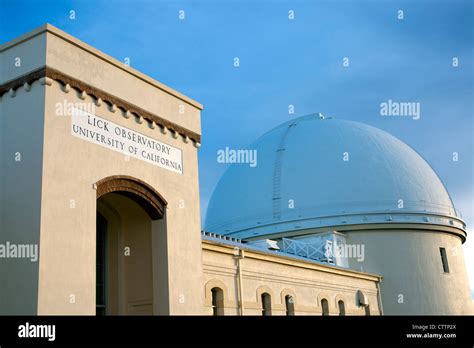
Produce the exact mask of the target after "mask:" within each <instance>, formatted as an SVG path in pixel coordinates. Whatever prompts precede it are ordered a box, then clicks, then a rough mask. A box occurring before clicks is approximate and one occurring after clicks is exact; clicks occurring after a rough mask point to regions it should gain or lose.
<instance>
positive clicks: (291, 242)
mask: <svg viewBox="0 0 474 348" xmlns="http://www.w3.org/2000/svg"><path fill="white" fill-rule="evenodd" d="M282 242H283V248H282V250H281V251H283V252H285V253H287V254H292V255H296V256H300V257H304V258H307V259H312V260H316V261H320V262H327V263H331V264H334V259H333V257H332V253H331V251H332V248H333V243H332V241H331V240H324V241H323V242H312V243H308V242H300V241H298V240H295V239H289V238H282Z"/></svg>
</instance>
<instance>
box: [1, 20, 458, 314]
mask: <svg viewBox="0 0 474 348" xmlns="http://www.w3.org/2000/svg"><path fill="white" fill-rule="evenodd" d="M0 66H1V71H0V96H1V99H0V134H1V148H0V156H1V157H0V184H1V186H0V219H1V220H0V244H1V245H2V246H3V249H0V254H1V253H3V254H2V255H0V256H2V259H0V274H1V275H2V276H1V277H2V279H3V282H4V285H3V287H2V290H1V296H0V314H40V315H42V314H71V315H76V314H80V315H82V314H86V315H87V314H88V315H94V314H96V313H97V314H131V315H134V314H192V315H194V314H205V315H211V314H230V315H240V314H244V315H261V314H266V315H270V314H275V315H285V314H288V315H292V314H297V315H299V314H316V315H321V314H330V315H338V314H347V315H366V314H374V315H378V314H381V313H382V312H383V310H382V305H381V303H382V295H383V292H382V293H381V291H380V284H384V283H383V282H382V277H381V276H380V275H378V274H371V273H366V272H362V270H361V269H358V268H357V267H341V266H340V265H339V266H338V264H337V263H334V262H333V264H330V263H328V262H324V261H321V260H320V259H314V258H308V257H301V255H300V256H298V253H293V254H292V253H291V252H282V251H277V250H270V249H278V248H267V247H263V248H262V247H261V246H258V245H257V244H255V243H252V240H253V239H252V238H250V239H248V240H245V242H247V241H248V242H249V243H244V242H243V241H241V240H238V239H236V238H231V237H226V236H223V235H222V234H227V233H225V231H224V230H222V231H221V232H222V233H216V231H212V232H214V233H213V234H212V233H211V234H209V233H201V221H200V206H199V175H198V156H197V155H198V150H199V147H200V143H201V128H200V112H201V110H202V105H201V104H199V103H198V102H196V101H194V100H192V99H190V98H188V97H186V96H184V95H182V94H180V93H179V92H177V91H175V90H173V89H171V88H169V87H167V86H165V85H163V84H161V83H159V82H158V81H155V80H153V79H151V78H149V77H147V76H145V75H143V74H141V73H140V72H138V71H136V70H134V69H132V68H130V67H129V66H127V65H124V64H123V63H121V62H119V61H117V60H115V59H113V58H111V57H109V56H107V55H105V54H103V53H102V52H99V51H97V50H96V49H94V48H93V47H90V46H88V45H87V44H85V43H83V42H81V41H79V40H77V39H76V38H74V37H72V36H70V35H68V34H66V33H64V32H62V31H61V30H59V29H57V28H55V27H52V26H51V25H45V26H42V27H40V28H38V29H36V30H34V31H32V32H30V33H28V34H26V35H23V36H21V37H19V38H17V39H15V40H13V41H11V42H8V43H6V44H4V45H2V46H0ZM335 235H336V234H334V236H335ZM359 235H360V234H359ZM335 238H336V237H335ZM254 239H255V238H254ZM257 239H258V238H257ZM270 242H271V241H270ZM280 242H281V241H280ZM453 243H457V242H453ZM35 246H36V247H37V248H38V249H37V255H36V256H37V257H36V259H35V257H34V250H35ZM288 250H289V249H288ZM346 266H347V265H346ZM369 268H370V267H369ZM355 269H358V270H355ZM373 273H376V272H373ZM382 275H383V274H382ZM434 311H436V308H434Z"/></svg>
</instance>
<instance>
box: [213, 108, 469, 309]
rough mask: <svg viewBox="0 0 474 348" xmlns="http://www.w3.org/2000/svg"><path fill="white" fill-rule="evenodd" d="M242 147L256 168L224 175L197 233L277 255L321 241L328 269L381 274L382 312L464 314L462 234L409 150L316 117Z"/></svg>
mask: <svg viewBox="0 0 474 348" xmlns="http://www.w3.org/2000/svg"><path fill="white" fill-rule="evenodd" d="M249 148H251V149H255V150H256V151H257V153H258V165H257V166H255V167H254V168H252V167H250V166H245V165H232V166H231V167H230V168H229V169H228V170H227V172H226V173H225V174H224V176H223V177H222V178H221V180H220V182H219V184H218V185H217V188H216V189H215V192H214V193H213V195H212V198H211V200H210V203H209V207H208V211H207V217H206V225H205V229H206V231H210V232H218V233H221V234H224V235H226V236H231V237H235V238H239V239H242V240H245V241H247V242H250V243H255V244H258V245H262V244H261V243H259V242H258V241H262V240H263V241H265V240H272V241H273V242H276V243H277V244H278V246H279V248H280V250H282V251H284V252H285V251H286V252H288V250H290V251H291V252H294V251H293V250H294V249H295V248H300V249H304V248H305V247H306V248H309V247H315V248H318V245H319V246H320V245H322V244H325V243H326V241H330V242H331V243H333V251H335V252H333V253H332V254H333V256H334V260H335V264H337V265H340V266H342V267H347V268H350V269H354V270H359V271H363V272H369V273H374V274H379V275H382V276H383V281H382V282H381V284H380V295H381V298H382V304H383V310H384V313H386V314H461V313H468V309H467V308H469V305H470V304H471V299H470V293H469V285H468V278H467V273H466V268H465V261H464V257H463V250H462V243H463V242H464V241H465V239H466V229H465V227H466V226H465V224H464V222H463V221H462V220H461V219H460V218H459V214H458V213H457V212H456V210H455V208H454V205H453V203H452V200H451V198H450V196H449V193H448V192H447V190H446V188H445V186H444V185H443V183H442V182H441V180H440V179H439V177H438V176H437V175H436V173H435V172H434V171H433V169H432V168H431V167H430V165H429V164H428V163H427V162H426V161H425V160H424V159H423V158H422V157H421V156H420V155H419V154H418V153H417V152H416V151H415V150H413V149H412V148H410V147H409V146H408V145H406V144H404V143H403V142H401V141H400V140H398V139H397V138H395V137H393V136H392V135H390V134H388V133H387V132H384V131H382V130H380V129H377V128H374V127H371V126H368V125H365V124H361V123H357V122H351V121H343V120H338V119H332V118H325V117H324V116H322V115H320V114H315V115H308V116H303V117H300V118H297V119H294V120H291V121H288V122H286V123H284V124H282V125H280V126H278V127H276V128H274V129H273V130H271V131H270V132H268V133H266V134H265V135H263V136H262V137H261V138H260V139H258V140H257V141H256V142H255V143H254V144H252V145H251V146H250V147H249ZM295 241H297V242H298V244H297V245H295ZM338 249H339V250H341V252H340V253H337V250H338ZM300 253H304V251H300ZM362 254H363V255H362ZM471 313H472V312H471Z"/></svg>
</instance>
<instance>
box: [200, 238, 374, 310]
mask: <svg viewBox="0 0 474 348" xmlns="http://www.w3.org/2000/svg"><path fill="white" fill-rule="evenodd" d="M241 269H242V278H243V280H242V285H243V286H242V288H243V304H244V315H262V304H261V294H262V293H263V292H267V293H269V294H270V295H271V298H272V314H273V315H285V314H286V306H285V296H286V295H292V296H293V299H294V303H295V314H296V315H321V314H322V308H321V299H322V298H326V299H327V300H328V302H329V312H330V314H331V315H339V309H338V306H337V302H338V301H339V300H343V301H344V304H345V308H346V315H365V310H364V308H363V307H361V306H359V305H358V302H357V298H356V296H357V295H356V294H357V291H358V290H361V291H362V292H363V293H364V294H366V296H367V298H368V300H369V304H370V311H371V314H372V315H379V314H380V312H379V305H378V300H377V285H376V282H377V281H378V280H379V277H377V276H374V275H369V274H365V273H360V272H354V271H350V270H341V269H339V268H335V267H331V266H326V265H320V264H315V263H311V262H303V261H299V260H294V259H290V258H285V257H277V256H273V255H268V254H265V253H257V252H254V251H245V258H244V259H242V260H241ZM203 271H204V279H205V284H204V288H205V309H206V314H212V299H211V298H212V297H211V289H212V288H213V287H218V288H221V289H222V290H223V291H224V306H225V308H224V313H225V314H227V315H237V314H239V309H238V303H239V295H238V276H237V261H236V257H235V256H234V249H233V246H227V245H222V244H218V243H217V244H216V243H213V242H208V241H203Z"/></svg>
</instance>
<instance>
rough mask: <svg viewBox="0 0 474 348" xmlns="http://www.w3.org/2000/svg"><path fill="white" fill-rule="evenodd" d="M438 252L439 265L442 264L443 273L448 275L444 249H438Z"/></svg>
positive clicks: (446, 257)
mask: <svg viewBox="0 0 474 348" xmlns="http://www.w3.org/2000/svg"><path fill="white" fill-rule="evenodd" d="M439 252H440V254H441V263H442V264H443V271H444V273H449V265H448V256H447V255H446V249H445V248H439Z"/></svg>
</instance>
